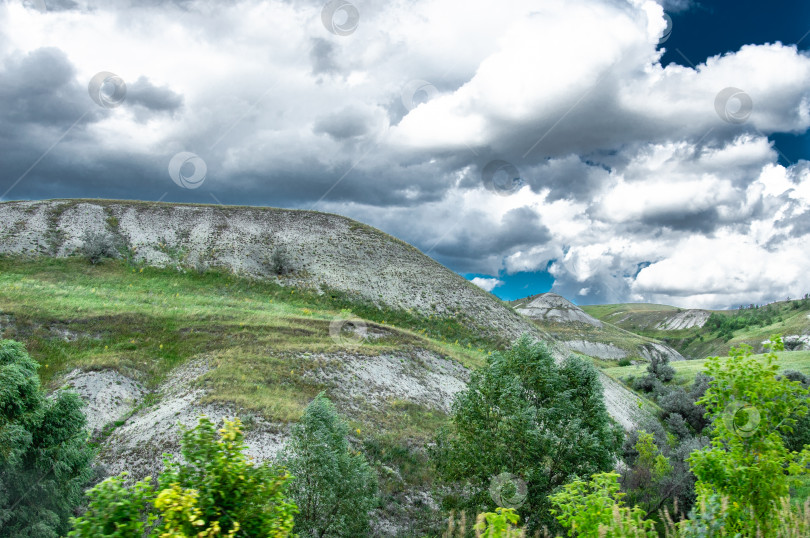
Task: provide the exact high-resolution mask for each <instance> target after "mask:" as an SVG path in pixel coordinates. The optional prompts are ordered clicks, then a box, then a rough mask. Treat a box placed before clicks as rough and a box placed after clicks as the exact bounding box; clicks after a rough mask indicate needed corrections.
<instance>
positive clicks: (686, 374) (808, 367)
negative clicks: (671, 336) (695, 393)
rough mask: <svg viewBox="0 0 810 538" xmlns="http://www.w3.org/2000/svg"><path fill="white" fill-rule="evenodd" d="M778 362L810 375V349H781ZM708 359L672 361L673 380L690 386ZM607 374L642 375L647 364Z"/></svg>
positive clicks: (610, 370)
mask: <svg viewBox="0 0 810 538" xmlns="http://www.w3.org/2000/svg"><path fill="white" fill-rule="evenodd" d="M776 355H777V357H778V359H777V362H776V364H777V365H778V366H779V370H780V371H783V372H784V371H785V370H798V371H799V372H802V373H803V374H806V375H810V351H781V352H778V353H777V354H776ZM753 357H754V358H755V359H759V360H763V359H764V357H765V355H764V354H758V355H754V356H753ZM705 364H706V359H699V360H692V361H679V362H672V363H670V366H672V367H673V368H674V369H675V379H673V380H672V381H671V383H674V384H676V385H682V386H689V385H691V384H692V383H693V382H694V381H695V376H696V375H697V374H698V373H700V372H702V371H703V370H704V368H705ZM602 370H603V371H604V372H605V373H606V374H608V375H609V376H611V377H613V378H614V379H619V380H623V379H626V378H627V377H628V376H635V377H640V376H643V375H645V374H646V373H647V365H646V364H636V365H631V366H613V367H607V368H603V369H602Z"/></svg>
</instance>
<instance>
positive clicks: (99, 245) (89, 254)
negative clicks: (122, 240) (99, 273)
mask: <svg viewBox="0 0 810 538" xmlns="http://www.w3.org/2000/svg"><path fill="white" fill-rule="evenodd" d="M81 253H82V255H83V256H84V257H85V258H86V259H87V261H89V262H90V263H92V264H93V265H95V264H97V263H98V262H100V261H101V260H103V259H105V258H116V257H118V249H117V248H116V244H115V240H114V239H113V237H112V236H111V235H109V234H106V233H103V232H93V231H90V230H87V231H85V232H84V234H83V235H82V246H81Z"/></svg>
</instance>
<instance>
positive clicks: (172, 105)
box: [126, 76, 183, 112]
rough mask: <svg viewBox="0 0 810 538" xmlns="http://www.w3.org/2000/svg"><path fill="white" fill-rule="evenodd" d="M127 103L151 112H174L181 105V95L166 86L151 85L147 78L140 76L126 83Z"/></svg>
mask: <svg viewBox="0 0 810 538" xmlns="http://www.w3.org/2000/svg"><path fill="white" fill-rule="evenodd" d="M126 102H127V104H128V105H135V106H142V107H144V108H146V109H147V110H150V111H153V112H175V111H176V110H178V109H179V108H180V107H182V106H183V96H182V95H179V94H177V93H175V92H173V91H172V90H171V89H169V88H168V87H165V86H163V87H158V86H155V85H153V84H152V83H151V82H150V81H149V79H148V78H146V77H143V76H142V77H140V78H139V79H138V80H136V81H135V82H133V83H131V84H127V96H126Z"/></svg>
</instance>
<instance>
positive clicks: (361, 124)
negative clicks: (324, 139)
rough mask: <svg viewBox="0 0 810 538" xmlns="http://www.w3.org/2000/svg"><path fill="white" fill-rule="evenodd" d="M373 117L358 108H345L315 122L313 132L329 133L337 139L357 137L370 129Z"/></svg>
mask: <svg viewBox="0 0 810 538" xmlns="http://www.w3.org/2000/svg"><path fill="white" fill-rule="evenodd" d="M370 121H371V118H369V117H368V115H367V114H365V113H364V112H363V111H361V110H358V109H356V108H351V107H349V108H344V109H343V110H340V111H338V112H335V113H334V114H330V115H329V116H326V117H325V118H320V119H318V120H317V121H316V122H315V126H314V128H313V132H315V133H316V134H328V135H329V136H331V137H332V138H333V139H335V140H345V139H347V138H357V137H360V136H363V135H364V134H366V133H368V131H369V123H370Z"/></svg>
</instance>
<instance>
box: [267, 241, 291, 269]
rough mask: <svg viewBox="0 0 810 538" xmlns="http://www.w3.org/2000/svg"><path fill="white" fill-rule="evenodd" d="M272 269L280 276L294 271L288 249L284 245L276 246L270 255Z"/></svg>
mask: <svg viewBox="0 0 810 538" xmlns="http://www.w3.org/2000/svg"><path fill="white" fill-rule="evenodd" d="M270 270H271V271H272V272H273V273H274V274H276V275H279V276H282V275H286V274H288V273H292V272H293V266H292V262H291V261H290V255H289V254H288V253H287V249H285V248H284V247H276V248H275V249H273V252H272V254H271V255H270Z"/></svg>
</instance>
